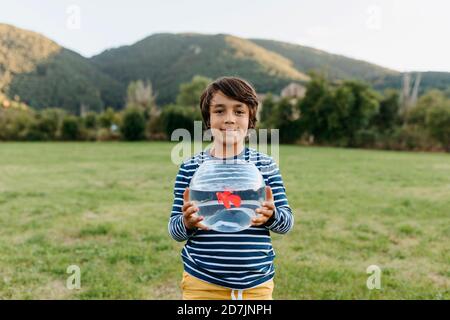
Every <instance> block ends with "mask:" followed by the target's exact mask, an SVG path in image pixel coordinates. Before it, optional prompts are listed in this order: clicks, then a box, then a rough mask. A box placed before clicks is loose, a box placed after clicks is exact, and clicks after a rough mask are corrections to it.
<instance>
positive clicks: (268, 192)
mask: <svg viewBox="0 0 450 320" xmlns="http://www.w3.org/2000/svg"><path fill="white" fill-rule="evenodd" d="M266 201H270V202H273V194H272V188H271V187H269V186H266Z"/></svg>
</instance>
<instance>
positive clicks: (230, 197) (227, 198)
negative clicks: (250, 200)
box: [216, 191, 241, 209]
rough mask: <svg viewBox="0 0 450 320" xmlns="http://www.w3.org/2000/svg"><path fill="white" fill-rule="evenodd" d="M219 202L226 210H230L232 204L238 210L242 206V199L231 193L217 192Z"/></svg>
mask: <svg viewBox="0 0 450 320" xmlns="http://www.w3.org/2000/svg"><path fill="white" fill-rule="evenodd" d="M216 195H217V200H218V202H219V203H223V205H224V206H225V208H227V209H230V208H231V204H230V202H231V203H232V204H234V206H235V207H236V208H238V207H240V206H241V197H239V196H238V195H237V194H232V192H231V191H224V192H216Z"/></svg>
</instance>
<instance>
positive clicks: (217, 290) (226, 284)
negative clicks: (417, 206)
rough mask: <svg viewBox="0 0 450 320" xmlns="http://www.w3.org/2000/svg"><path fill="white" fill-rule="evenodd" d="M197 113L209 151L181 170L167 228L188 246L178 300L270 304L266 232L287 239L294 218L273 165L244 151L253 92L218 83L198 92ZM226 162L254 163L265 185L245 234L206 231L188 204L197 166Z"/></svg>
mask: <svg viewBox="0 0 450 320" xmlns="http://www.w3.org/2000/svg"><path fill="white" fill-rule="evenodd" d="M200 108H201V112H202V117H203V123H204V126H205V128H208V129H211V131H212V135H213V147H211V149H209V150H206V151H203V152H201V153H199V154H197V155H195V156H194V157H192V158H190V159H189V160H187V161H185V162H184V163H183V164H182V165H181V167H180V170H179V172H178V174H177V177H176V181H175V187H174V203H173V207H172V214H171V217H170V220H169V226H168V227H169V233H170V234H171V236H172V237H173V238H174V239H175V240H177V241H185V240H187V242H186V244H185V246H184V248H183V250H182V252H181V256H182V259H183V263H184V272H183V280H182V282H181V288H182V291H183V299H201V300H207V299H219V300H223V299H230V298H231V299H232V300H240V299H258V300H264V299H267V300H271V299H272V291H273V288H274V283H273V277H274V272H275V270H274V266H273V260H274V258H275V253H274V251H273V248H272V244H271V239H270V231H272V232H275V233H280V234H284V233H287V232H288V231H289V230H291V229H292V226H293V223H294V217H293V215H292V211H291V208H290V207H289V204H288V201H287V197H286V193H285V188H284V185H283V181H282V178H281V175H280V172H279V169H278V166H277V164H276V163H275V162H274V161H273V159H272V158H271V157H269V156H267V155H265V154H263V153H260V152H257V151H256V150H253V149H249V148H246V147H245V137H246V135H247V131H248V129H250V128H255V125H256V112H257V108H258V100H257V97H256V92H255V90H254V89H253V87H252V86H251V85H250V84H249V83H248V82H246V81H245V80H242V79H239V78H235V77H223V78H219V79H217V80H215V81H214V82H213V83H211V84H210V85H209V86H208V87H207V88H206V89H205V91H204V92H203V94H202V96H201V99H200ZM225 158H227V159H228V158H231V159H244V160H246V161H250V162H253V163H254V164H255V165H256V167H257V168H258V169H259V170H260V171H261V173H262V174H263V177H264V180H265V183H266V199H267V200H266V201H265V202H264V203H263V206H262V207H261V208H259V209H256V212H257V218H254V219H253V221H252V226H251V227H250V228H248V229H246V230H243V231H240V232H236V233H221V232H217V231H213V230H208V228H206V226H205V225H203V224H202V220H203V217H201V216H199V215H198V214H196V213H197V212H198V211H199V209H198V208H197V207H196V206H195V205H194V204H193V203H192V202H189V188H188V186H189V183H190V181H191V178H192V176H193V175H194V173H195V171H196V170H197V168H198V167H199V165H200V163H201V162H203V161H207V160H211V159H216V160H217V159H225ZM199 213H200V214H201V212H199Z"/></svg>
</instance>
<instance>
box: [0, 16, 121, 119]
mask: <svg viewBox="0 0 450 320" xmlns="http://www.w3.org/2000/svg"><path fill="white" fill-rule="evenodd" d="M0 71H1V72H0V91H2V92H4V93H6V94H7V95H8V96H10V97H13V96H15V95H18V96H20V98H21V100H22V101H24V102H26V103H27V104H28V105H30V106H31V107H34V108H36V109H40V108H44V107H53V106H57V107H61V108H64V109H66V110H68V111H70V112H73V113H77V112H79V110H80V107H81V105H85V106H87V107H88V108H89V109H90V110H99V109H101V108H102V106H103V105H105V104H106V105H111V106H114V107H119V106H120V105H121V103H120V102H121V100H122V94H121V92H122V91H123V88H122V87H121V85H120V84H119V83H118V82H116V81H115V80H113V79H111V78H110V77H109V76H107V75H105V74H102V73H101V72H100V71H99V70H97V68H96V67H95V65H93V64H92V63H91V62H90V61H89V59H86V58H84V57H82V56H81V55H79V54H77V53H75V52H73V51H70V50H68V49H65V48H63V47H61V46H59V45H58V44H56V43H55V42H53V41H51V40H49V39H48V38H46V37H44V36H42V35H40V34H37V33H35V32H31V31H26V30H22V29H19V28H16V27H13V26H10V25H6V24H0Z"/></svg>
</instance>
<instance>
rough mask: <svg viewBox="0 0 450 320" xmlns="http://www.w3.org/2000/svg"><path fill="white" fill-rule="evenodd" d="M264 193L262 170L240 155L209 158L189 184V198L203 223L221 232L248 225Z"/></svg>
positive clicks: (235, 229) (233, 230) (235, 230)
mask: <svg viewBox="0 0 450 320" xmlns="http://www.w3.org/2000/svg"><path fill="white" fill-rule="evenodd" d="M265 197H266V192H265V183H264V178H263V176H262V174H261V172H260V171H259V170H258V168H257V167H256V166H255V165H254V164H253V163H250V162H247V161H244V160H239V159H233V160H207V161H205V162H203V163H202V164H201V165H200V167H199V168H198V169H197V171H196V172H195V174H194V176H193V177H192V179H191V183H190V184H189V201H192V202H193V203H194V204H195V205H196V206H197V207H198V208H199V211H198V212H197V214H198V215H200V216H203V217H204V219H203V221H202V222H201V223H202V224H204V225H205V226H206V227H208V228H209V229H212V230H215V231H219V232H238V231H242V230H245V229H247V228H249V227H250V226H251V224H252V218H254V217H256V212H255V210H256V209H257V208H259V207H261V206H262V203H263V201H265V200H266V199H265Z"/></svg>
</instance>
